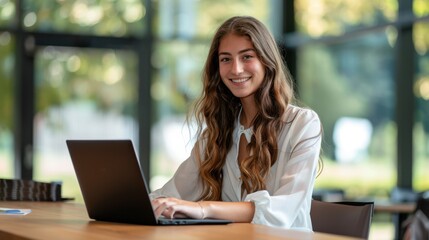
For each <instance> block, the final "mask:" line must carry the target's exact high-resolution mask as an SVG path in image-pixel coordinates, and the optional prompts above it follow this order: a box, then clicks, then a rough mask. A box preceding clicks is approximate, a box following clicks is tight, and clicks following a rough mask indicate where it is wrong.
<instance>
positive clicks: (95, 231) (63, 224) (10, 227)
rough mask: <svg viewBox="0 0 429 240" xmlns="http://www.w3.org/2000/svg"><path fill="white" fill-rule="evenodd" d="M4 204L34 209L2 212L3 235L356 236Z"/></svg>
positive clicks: (237, 239)
mask: <svg viewBox="0 0 429 240" xmlns="http://www.w3.org/2000/svg"><path fill="white" fill-rule="evenodd" d="M0 207H5V208H23V209H27V208H28V209H31V210H32V212H31V213H29V214H28V215H22V216H19V215H0V239H13V240H18V239H43V240H45V239H63V240H67V239H90V240H97V239H100V240H109V239H154V240H158V239H175V240H181V239H183V240H193V239H204V240H212V239H213V240H214V239H216V240H218V239H225V240H227V239H233V240H241V239H243V240H244V239H246V240H248V239H319V240H327V239H329V240H341V239H343V240H344V239H352V238H348V237H344V236H338V235H332V234H324V233H309V232H301V231H295V230H287V229H282V228H275V227H268V226H263V225H257V224H250V223H232V224H228V225H193V226H143V225H133V224H121V223H111V222H101V221H93V220H91V219H89V218H88V215H87V212H86V209H85V206H84V205H83V204H80V203H73V202H11V201H10V202H8V201H4V202H2V201H0Z"/></svg>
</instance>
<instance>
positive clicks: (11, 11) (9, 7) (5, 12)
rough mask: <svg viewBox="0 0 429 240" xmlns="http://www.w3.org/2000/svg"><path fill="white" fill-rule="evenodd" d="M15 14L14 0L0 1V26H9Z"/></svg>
mask: <svg viewBox="0 0 429 240" xmlns="http://www.w3.org/2000/svg"><path fill="white" fill-rule="evenodd" d="M15 14H16V5H15V0H2V1H0V27H3V26H10V25H11V24H12V22H13V19H14V17H15Z"/></svg>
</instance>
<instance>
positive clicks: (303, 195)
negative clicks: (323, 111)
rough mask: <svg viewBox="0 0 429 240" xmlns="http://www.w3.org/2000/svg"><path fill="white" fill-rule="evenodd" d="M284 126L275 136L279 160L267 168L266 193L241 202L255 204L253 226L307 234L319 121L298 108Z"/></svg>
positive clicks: (317, 149) (319, 129)
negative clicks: (289, 229) (299, 231)
mask: <svg viewBox="0 0 429 240" xmlns="http://www.w3.org/2000/svg"><path fill="white" fill-rule="evenodd" d="M295 110H296V109H295ZM292 115H295V114H292ZM288 124H289V126H288V127H285V128H284V129H283V130H282V132H281V134H280V136H279V148H280V151H279V158H278V160H277V162H276V164H275V166H273V167H272V169H271V172H270V176H269V178H270V179H269V180H268V182H267V190H264V191H258V192H254V193H251V194H249V195H247V196H246V198H245V201H252V202H254V203H255V214H254V218H253V221H252V222H253V223H257V224H264V225H269V226H279V227H285V228H295V229H298V228H299V229H303V230H310V231H311V230H312V227H311V218H310V207H311V197H312V192H313V186H314V180H315V178H316V174H317V163H318V159H319V154H320V144H321V126H320V120H319V118H318V116H317V115H316V113H315V112H313V111H311V110H304V109H300V110H299V111H297V113H296V115H295V116H294V117H293V120H292V121H291V122H290V123H288Z"/></svg>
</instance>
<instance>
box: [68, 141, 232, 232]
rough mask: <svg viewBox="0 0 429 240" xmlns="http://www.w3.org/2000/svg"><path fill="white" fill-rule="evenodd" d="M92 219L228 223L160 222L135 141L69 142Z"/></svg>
mask: <svg viewBox="0 0 429 240" xmlns="http://www.w3.org/2000/svg"><path fill="white" fill-rule="evenodd" d="M66 143H67V147H68V149H69V152H70V156H71V159H72V162H73V166H74V169H75V172H76V176H77V180H78V182H79V186H80V189H81V191H82V196H83V199H84V202H85V205H86V209H87V211H88V215H89V217H90V218H91V219H94V220H98V221H109V222H120V223H132V224H143V225H177V224H227V223H230V222H231V221H229V220H220V219H181V218H177V219H167V218H159V219H156V217H155V214H154V212H153V209H152V205H151V202H150V198H149V191H148V188H147V184H146V182H145V179H144V177H143V171H141V168H140V166H139V163H138V159H137V156H136V154H135V151H134V147H133V144H132V142H131V140H67V141H66Z"/></svg>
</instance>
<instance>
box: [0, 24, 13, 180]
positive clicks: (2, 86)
mask: <svg viewBox="0 0 429 240" xmlns="http://www.w3.org/2000/svg"><path fill="white" fill-rule="evenodd" d="M14 43H15V41H14V37H13V35H12V34H11V33H10V32H1V31H0V177H4V178H12V177H13V175H14V170H13V169H14V164H13V159H14V153H13V149H14V144H13V142H14V137H13V128H14V121H13V120H14V114H15V106H14V91H15V88H14V84H13V83H14V80H15V78H14V76H15V72H14V69H15V56H14V51H15V44H14Z"/></svg>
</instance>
